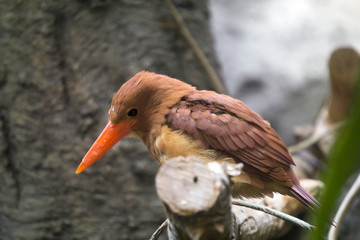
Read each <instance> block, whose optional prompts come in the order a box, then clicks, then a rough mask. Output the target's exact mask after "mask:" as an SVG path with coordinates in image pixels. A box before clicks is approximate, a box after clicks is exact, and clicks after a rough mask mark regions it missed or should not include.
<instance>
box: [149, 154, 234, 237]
mask: <svg viewBox="0 0 360 240" xmlns="http://www.w3.org/2000/svg"><path fill="white" fill-rule="evenodd" d="M155 181H156V189H157V193H158V195H159V197H160V199H161V200H162V201H163V203H164V205H165V209H166V213H167V216H168V218H169V222H168V236H169V239H174V240H175V239H182V240H184V239H199V240H200V239H204V240H205V239H219V240H221V239H224V240H225V239H232V233H233V224H232V222H233V221H232V220H233V218H232V214H231V195H230V192H231V187H230V181H229V179H228V177H227V174H226V173H225V169H224V168H223V166H222V165H220V164H218V163H216V162H212V163H209V164H207V163H206V162H205V161H204V160H203V159H201V158H197V157H188V158H183V157H178V158H174V159H170V160H168V161H167V162H166V163H165V164H164V165H163V166H161V168H160V170H159V172H158V174H157V176H156V180H155Z"/></svg>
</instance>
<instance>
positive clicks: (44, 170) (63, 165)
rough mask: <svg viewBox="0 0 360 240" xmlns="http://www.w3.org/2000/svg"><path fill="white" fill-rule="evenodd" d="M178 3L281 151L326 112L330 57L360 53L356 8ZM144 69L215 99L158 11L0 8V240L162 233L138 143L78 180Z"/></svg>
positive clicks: (162, 8)
mask: <svg viewBox="0 0 360 240" xmlns="http://www.w3.org/2000/svg"><path fill="white" fill-rule="evenodd" d="M173 3H174V4H175V6H176V8H177V10H178V11H179V12H180V14H181V15H182V17H183V18H184V21H185V22H186V24H187V27H188V28H189V31H190V32H191V34H192V35H193V37H194V39H195V40H196V42H197V43H198V44H199V46H200V48H201V49H202V51H203V52H204V54H205V56H206V57H207V58H208V60H209V62H210V63H211V65H212V66H213V67H214V68H215V70H216V71H217V72H218V73H219V75H220V78H221V79H222V80H223V82H224V84H225V86H226V88H227V90H228V94H230V95H231V96H234V97H236V98H238V99H240V100H242V101H244V102H245V103H246V104H248V105H249V106H250V107H251V108H252V109H253V110H255V111H257V112H258V113H260V114H261V115H262V116H263V117H264V119H266V120H269V121H270V122H271V124H272V126H273V127H274V128H275V129H276V130H277V131H278V133H279V135H280V136H281V137H282V138H283V139H284V140H285V142H286V143H288V144H291V143H293V142H294V137H293V132H294V127H295V126H298V125H302V124H312V123H313V122H314V120H315V117H316V116H317V114H318V113H319V110H320V108H321V106H322V105H323V103H324V101H325V96H326V95H327V94H328V92H329V74H328V67H327V64H328V60H329V58H330V55H331V53H332V52H333V51H334V50H335V49H336V48H338V47H344V46H345V47H352V48H353V49H355V50H357V51H359V49H360V32H359V30H358V23H359V22H360V15H359V14H358V13H359V12H360V3H359V2H358V1H356V0H349V1H340V0H332V1H323V0H317V1H314V0H313V1H310V0H305V1H280V0H271V1H265V0H258V1H235V0H209V1H206V0H173ZM143 69H145V70H148V71H153V72H158V73H162V74H166V75H169V76H172V77H176V78H179V79H181V80H183V81H186V82H188V83H191V84H193V85H195V86H197V87H198V88H199V89H211V88H212V84H211V83H210V81H209V76H208V74H207V73H206V71H205V70H204V68H203V66H202V65H201V64H200V62H199V60H198V59H197V57H196V56H195V54H194V52H193V50H192V49H191V48H190V47H189V45H188V43H187V41H186V40H185V39H184V37H183V36H182V34H181V33H180V32H179V29H178V25H177V23H176V22H175V21H174V16H173V15H172V14H171V12H170V11H169V9H168V7H167V6H166V4H165V3H164V2H163V1H161V0H150V1H149V0H121V1H115V0H77V1H69V0H65V1H56V0H47V1H40V0H33V1H24V0H14V1H10V0H0V239H5V240H7V239H9V240H10V239H94V240H95V239H148V238H149V237H150V236H151V234H152V233H153V232H154V230H155V229H156V228H157V227H158V226H159V225H160V224H161V223H162V221H163V220H164V219H165V214H164V211H163V206H162V203H161V202H160V201H159V200H158V198H157V196H156V192H155V187H154V176H155V174H156V171H157V169H158V165H157V163H156V161H155V160H153V159H152V158H151V157H150V155H149V154H148V152H147V149H146V148H145V147H144V146H143V144H142V142H140V141H139V140H135V139H126V140H123V141H121V143H119V144H118V145H117V146H115V147H114V149H113V150H112V151H110V152H109V153H108V154H107V155H106V156H105V157H104V158H103V159H102V160H101V161H99V162H98V163H96V164H95V165H93V166H92V167H90V168H89V169H87V170H86V171H85V172H84V173H81V174H80V175H75V174H74V172H75V170H76V167H77V166H78V164H79V163H80V161H81V159H82V157H83V155H84V154H85V153H86V151H87V150H88V148H89V147H90V146H91V144H92V142H93V141H94V140H95V139H96V137H97V136H98V134H99V133H100V131H101V130H102V128H103V127H104V126H105V124H106V122H107V112H108V109H109V106H110V102H111V98H112V95H113V93H114V92H116V91H117V89H118V88H119V87H120V86H121V84H122V83H123V82H125V81H126V80H128V79H129V78H130V77H131V76H133V75H134V74H135V73H137V72H138V71H141V70H143Z"/></svg>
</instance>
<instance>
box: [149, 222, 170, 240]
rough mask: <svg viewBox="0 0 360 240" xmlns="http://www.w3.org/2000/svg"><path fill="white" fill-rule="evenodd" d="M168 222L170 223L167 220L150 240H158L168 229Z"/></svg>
mask: <svg viewBox="0 0 360 240" xmlns="http://www.w3.org/2000/svg"><path fill="white" fill-rule="evenodd" d="M168 221H169V219H166V220H165V221H164V222H163V223H162V224H161V225H160V227H158V229H156V231H155V232H154V233H153V235H151V238H150V240H156V239H158V238H159V236H160V235H161V233H162V231H163V230H164V229H165V228H166V227H167V225H168Z"/></svg>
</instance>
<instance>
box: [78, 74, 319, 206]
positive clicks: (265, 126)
mask: <svg viewBox="0 0 360 240" xmlns="http://www.w3.org/2000/svg"><path fill="white" fill-rule="evenodd" d="M126 136H129V137H137V138H140V139H142V141H143V142H144V144H145V145H146V147H147V148H148V151H149V152H150V153H151V155H152V156H153V157H154V158H155V159H156V160H157V161H158V163H159V164H160V165H161V164H163V163H164V162H166V161H167V160H168V159H171V158H174V157H178V156H183V157H187V156H190V155H192V156H197V157H201V158H203V159H206V160H207V161H218V162H222V161H226V162H229V163H232V164H237V163H242V164H243V170H242V173H241V174H240V176H238V177H237V178H235V179H234V180H233V182H234V187H233V189H234V190H233V193H232V194H233V196H235V195H236V196H239V197H246V198H258V197H261V196H270V197H272V196H273V193H276V192H278V193H280V194H283V195H289V196H292V197H294V198H296V199H298V200H299V201H300V202H301V203H303V204H304V205H305V206H307V207H308V208H309V209H312V210H315V209H317V208H318V207H319V202H318V201H317V200H316V199H315V198H314V197H313V196H312V195H311V194H309V193H308V192H307V191H306V190H305V189H304V188H303V187H302V186H301V185H300V182H299V180H298V178H297V177H296V175H295V173H294V171H293V167H294V166H295V163H294V161H293V159H292V157H291V155H290V153H289V151H288V148H287V146H286V145H285V143H284V142H283V141H282V140H281V138H280V136H279V135H278V134H277V133H276V132H275V130H274V129H273V128H272V127H271V126H270V124H269V122H267V121H265V120H264V119H263V118H262V117H261V116H260V115H259V114H257V113H255V112H254V111H252V110H251V109H250V108H249V107H248V106H247V105H245V103H243V102H242V101H240V100H237V99H235V98H232V97H230V96H228V95H225V94H219V93H216V92H214V91H208V90H197V89H196V88H195V87H194V86H192V85H189V84H187V83H185V82H183V81H180V80H178V79H175V78H171V77H168V76H166V75H162V74H157V73H152V72H148V71H141V72H139V73H137V74H135V75H134V76H133V77H132V78H131V79H129V80H128V81H126V82H125V83H124V84H123V85H122V86H121V87H120V89H119V90H118V91H117V92H116V93H115V94H114V96H113V99H112V102H111V106H110V109H109V115H108V123H107V125H106V127H105V128H104V130H103V131H102V132H101V134H100V135H99V137H98V138H97V140H96V141H95V142H94V144H93V145H92V146H91V148H90V149H89V151H88V152H87V154H86V155H85V157H84V158H83V159H82V161H81V163H80V165H79V166H78V168H77V170H76V173H77V174H78V173H80V172H82V171H84V170H85V169H86V168H88V167H89V166H90V165H92V164H93V163H95V162H96V161H97V160H99V159H100V158H101V157H102V156H103V155H104V154H105V153H106V152H107V151H108V150H109V149H111V148H112V147H113V146H114V145H115V144H116V143H117V142H119V141H120V140H121V139H123V138H124V137H126Z"/></svg>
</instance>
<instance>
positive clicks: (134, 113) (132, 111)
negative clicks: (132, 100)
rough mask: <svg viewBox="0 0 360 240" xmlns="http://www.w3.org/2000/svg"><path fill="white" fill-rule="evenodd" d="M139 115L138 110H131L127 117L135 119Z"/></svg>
mask: <svg viewBox="0 0 360 240" xmlns="http://www.w3.org/2000/svg"><path fill="white" fill-rule="evenodd" d="M137 113H138V111H137V109H136V108H132V109H130V110H129V111H128V113H127V115H128V116H129V117H135V116H136V115H137Z"/></svg>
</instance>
